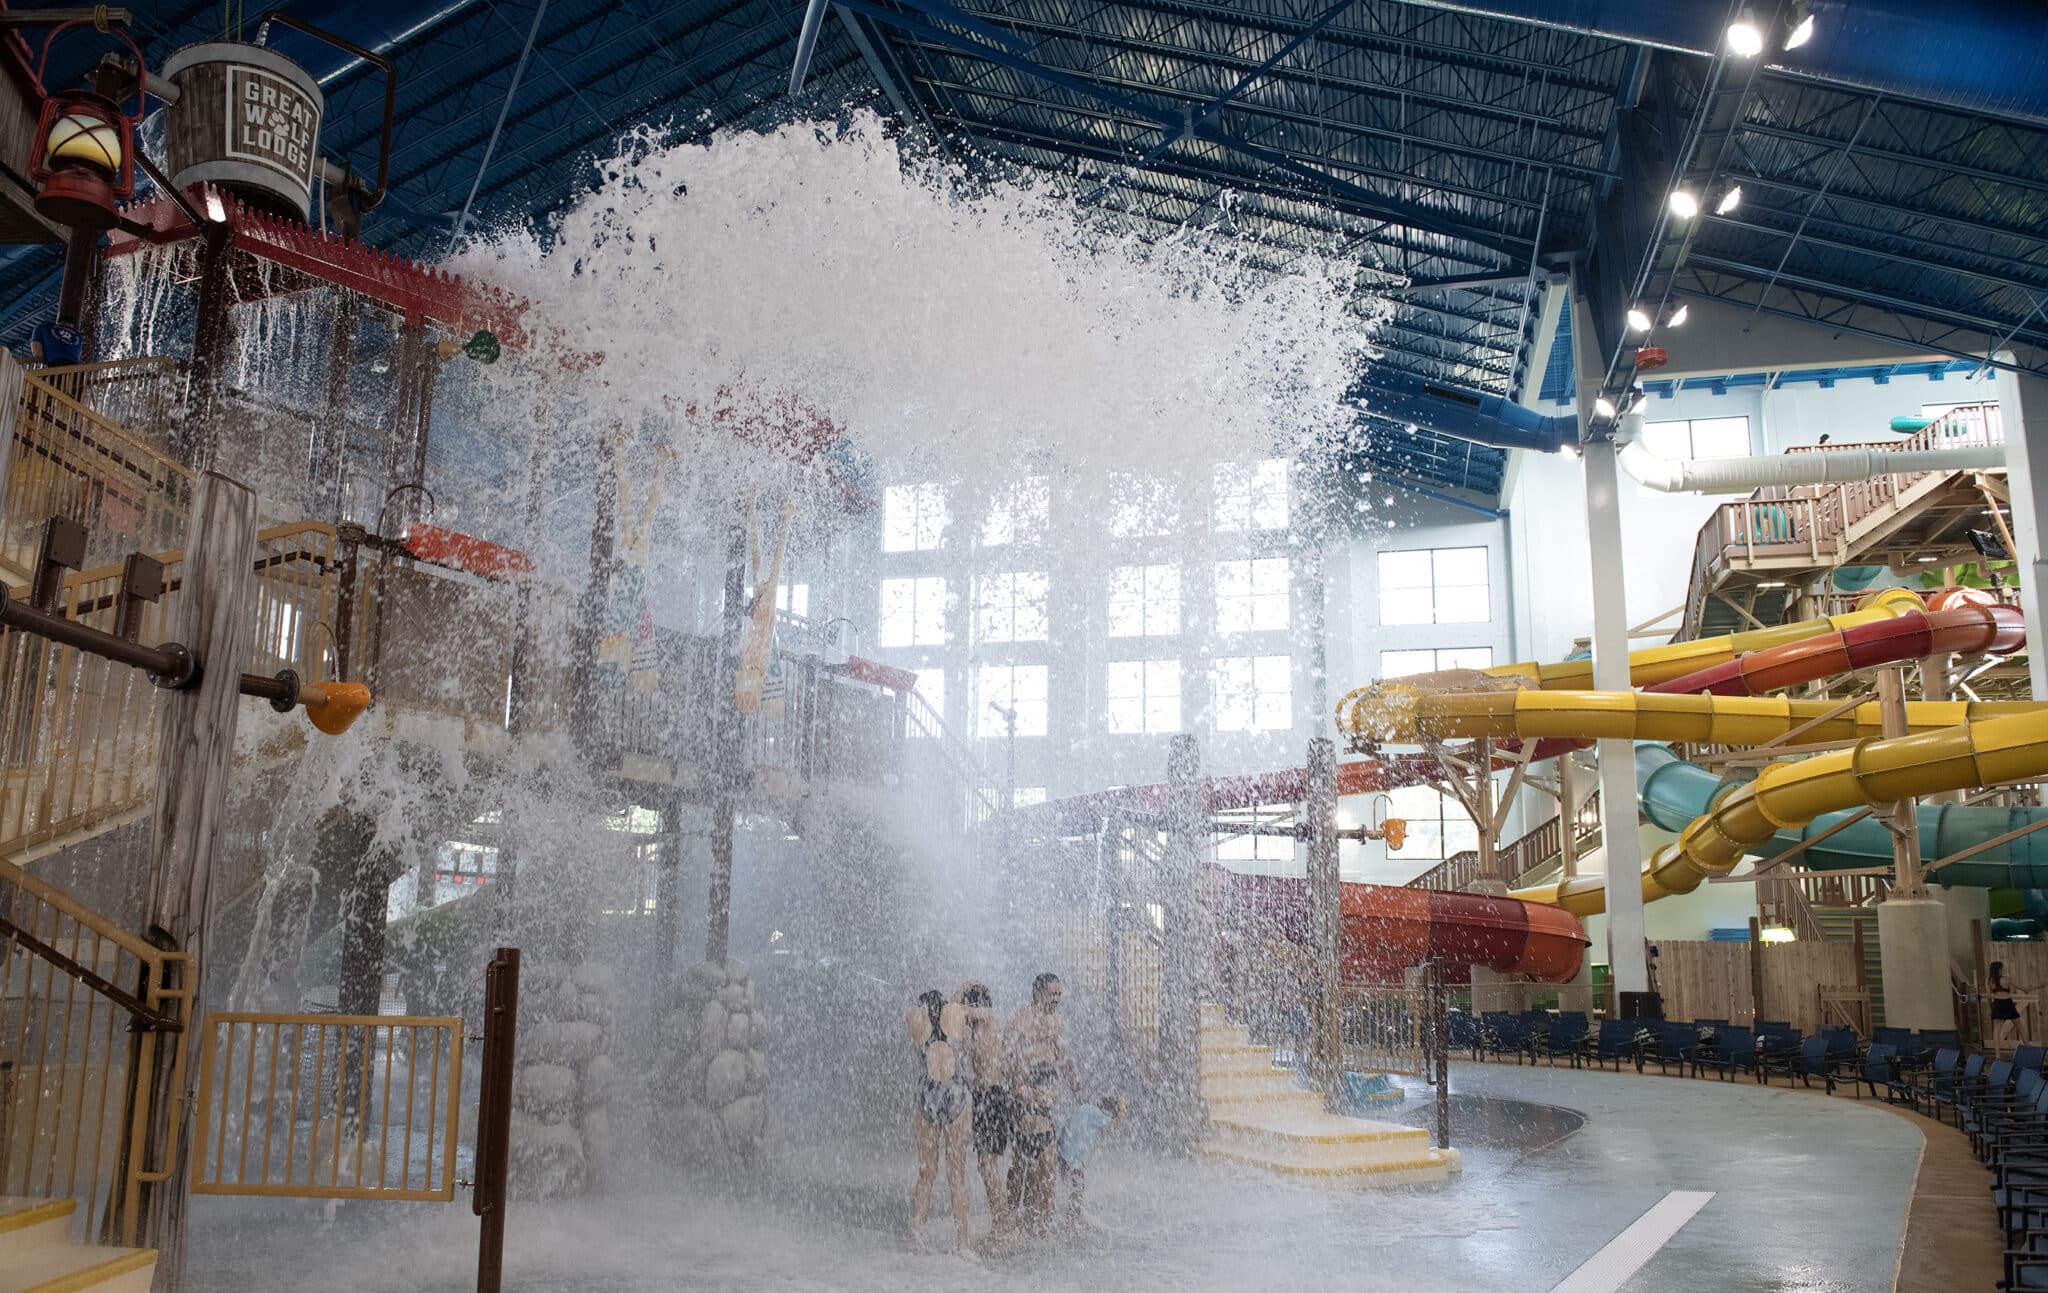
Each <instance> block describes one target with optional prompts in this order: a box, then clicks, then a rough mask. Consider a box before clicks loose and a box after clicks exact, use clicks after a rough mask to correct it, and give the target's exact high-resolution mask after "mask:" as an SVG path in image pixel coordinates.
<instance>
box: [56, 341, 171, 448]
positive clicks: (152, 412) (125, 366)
mask: <svg viewBox="0 0 2048 1293" xmlns="http://www.w3.org/2000/svg"><path fill="white" fill-rule="evenodd" d="M29 376H30V377H32V378H33V379H34V380H35V381H37V382H38V383H40V384H41V385H43V386H45V387H48V388H49V389H51V390H54V391H56V392H57V393H58V394H60V395H62V396H64V397H65V398H66V399H68V400H70V401H71V402H72V403H74V404H77V405H79V406H81V407H83V408H87V409H91V410H92V411H93V412H94V413H96V414H98V415H99V416H100V417H102V418H105V419H106V420H107V421H109V422H112V423H115V424H117V425H119V426H120V427H122V428H124V429H125V430H126V431H127V433H128V438H129V439H132V440H137V441H140V442H141V443H143V444H149V445H162V444H163V443H164V440H165V437H166V435H167V434H168V432H169V430H170V421H171V414H172V412H173V411H174V410H175V409H176V408H177V407H178V400H179V397H180V395H181V393H182V389H183V387H184V383H185V368H184V365H183V364H181V363H180V362H179V361H177V360H175V359H172V358H170V357H169V356H167V355H140V356H137V357H136V358H133V359H110V360H106V361H103V362H101V363H97V364H67V365H63V366H61V367H53V368H39V369H34V370H31V372H30V373H29Z"/></svg>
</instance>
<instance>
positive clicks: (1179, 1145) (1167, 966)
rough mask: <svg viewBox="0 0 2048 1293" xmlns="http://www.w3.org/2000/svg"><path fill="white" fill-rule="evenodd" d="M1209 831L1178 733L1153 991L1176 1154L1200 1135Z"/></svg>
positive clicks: (1170, 760) (1192, 751) (1185, 737)
mask: <svg viewBox="0 0 2048 1293" xmlns="http://www.w3.org/2000/svg"><path fill="white" fill-rule="evenodd" d="M1208 826H1209V812H1208V804H1207V803H1206V802H1204V797H1203V792H1202V754H1201V749H1200V747H1199V746H1197V745H1196V744H1195V738H1194V737H1193V736H1191V735H1189V734H1187V733H1185V732H1183V733H1181V734H1180V735H1178V736H1176V737H1174V738H1173V744H1172V746H1171V747H1170V748H1169V749H1168V752H1167V756H1166V833H1167V840H1166V867H1165V874H1164V875H1162V876H1161V877H1160V883H1161V888H1162V893H1161V895H1160V898H1161V903H1162V905H1163V906H1164V907H1165V908H1166V911H1165V917H1166V920H1165V924H1166V929H1165V935H1166V942H1165V949H1164V957H1163V962H1162V964H1161V966H1160V971H1161V973H1160V980H1161V982H1160V985H1159V987H1160V992H1159V1059H1160V1064H1159V1072H1160V1075H1161V1079H1162V1080H1161V1083H1160V1091H1159V1096H1160V1104H1161V1108H1160V1124H1161V1131H1162V1132H1163V1133H1164V1136H1165V1138H1166V1142H1167V1144H1168V1145H1170V1146H1172V1147H1174V1148H1176V1149H1192V1148H1193V1147H1194V1144H1195V1141H1196V1139H1197V1138H1198V1137H1199V1136H1200V1135H1201V1130H1202V1119H1203V1114H1202V1108H1203V1106H1202V1092H1201V1084H1202V1076H1201V1055H1200V1053H1199V1046H1198V1043H1199V1040H1200V1036H1199V1033H1198V1028H1199V1021H1200V1019H1201V1008H1202V1007H1201V992H1202V974H1201V967H1202V964H1203V962H1204V960H1205V958H1206V957H1207V956H1208V955H1209V954H1210V950H1211V949H1210V948H1209V946H1208V944H1207V942H1206V940H1204V939H1202V938H1201V921H1200V912H1199V910H1198V903H1197V900H1196V896H1195V886H1196V884H1197V883H1198V882H1199V880H1200V878H1201V846H1202V841H1203V839H1204V838H1206V836H1207V833H1208Z"/></svg>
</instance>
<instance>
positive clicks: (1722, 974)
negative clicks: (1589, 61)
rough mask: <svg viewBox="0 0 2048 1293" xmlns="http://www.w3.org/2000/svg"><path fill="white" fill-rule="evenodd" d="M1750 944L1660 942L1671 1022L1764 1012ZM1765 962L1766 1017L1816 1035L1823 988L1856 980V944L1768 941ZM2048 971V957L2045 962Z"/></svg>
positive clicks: (1661, 980)
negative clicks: (1758, 1001)
mask: <svg viewBox="0 0 2048 1293" xmlns="http://www.w3.org/2000/svg"><path fill="white" fill-rule="evenodd" d="M1750 946H1751V945H1750V944H1748V943H1708V942H1678V941H1673V940H1670V939H1660V940H1659V941H1658V943H1657V983H1658V986H1659V987H1660V988H1661V989H1662V991H1663V994H1664V1014H1665V1017H1666V1018H1669V1019H1688V1020H1690V1019H1699V1018H1702V1017H1704V1018H1708V1019H1726V1020H1729V1021H1731V1022H1735V1023H1742V1024H1748V1023H1749V1022H1751V1021H1752V1020H1753V1019H1754V1018H1755V1017H1756V1016H1757V1014H1758V1013H1759V1012H1758V1010H1757V1008H1756V1001H1755V993H1754V989H1753V987H1752V978H1751V971H1750ZM1757 950H1758V953H1759V955H1760V956H1761V958H1762V971H1763V976H1762V977H1763V994H1764V1000H1763V1010H1762V1012H1761V1013H1762V1015H1763V1017H1764V1018H1766V1019H1783V1020H1788V1021H1790V1023H1791V1025H1792V1026H1793V1027H1794V1028H1797V1029H1799V1030H1800V1031H1802V1032H1806V1033H1812V1032H1815V1031H1816V1030H1818V1029H1819V1028H1820V1026H1821V1016H1820V998H1819V995H1818V994H1817V992H1816V989H1817V988H1818V987H1819V986H1820V985H1822V984H1831V985H1837V986H1840V985H1846V984H1853V983H1855V982H1856V955H1855V945H1854V944H1852V943H1849V942H1845V941H1842V940H1837V939H1830V940H1827V941H1821V942H1815V941H1810V940H1809V941H1802V942H1797V943H1766V944H1764V945H1763V946H1762V947H1761V948H1759V949H1757ZM2043 966H2044V971H2048V959H2044V961H2043ZM2042 981H2043V982H2048V973H2044V978H2043V980H2042Z"/></svg>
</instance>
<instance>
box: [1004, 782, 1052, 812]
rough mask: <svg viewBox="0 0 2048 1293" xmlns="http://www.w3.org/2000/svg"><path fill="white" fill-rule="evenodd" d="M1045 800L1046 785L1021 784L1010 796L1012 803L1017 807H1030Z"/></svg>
mask: <svg viewBox="0 0 2048 1293" xmlns="http://www.w3.org/2000/svg"><path fill="white" fill-rule="evenodd" d="M1044 802H1045V787H1044V786H1019V787H1017V789H1016V791H1015V792H1014V793H1013V794H1011V796H1010V804H1011V806H1012V807H1015V808H1029V807H1030V806H1031V805H1032V804H1042V803H1044Z"/></svg>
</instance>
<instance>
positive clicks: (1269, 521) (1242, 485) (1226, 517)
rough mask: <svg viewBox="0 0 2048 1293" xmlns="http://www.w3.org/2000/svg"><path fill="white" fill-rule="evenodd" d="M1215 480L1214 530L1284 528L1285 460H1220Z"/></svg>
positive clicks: (1285, 514) (1285, 506) (1285, 524)
mask: <svg viewBox="0 0 2048 1293" xmlns="http://www.w3.org/2000/svg"><path fill="white" fill-rule="evenodd" d="M1215 481H1216V528H1217V529H1219V530H1233V531H1234V530H1282V529H1285V528H1287V461H1286V459H1284V458H1267V459H1262V460H1261V461H1258V462H1220V463H1217V464H1216V477H1215Z"/></svg>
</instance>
